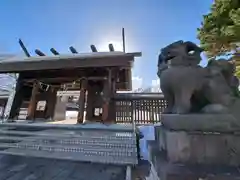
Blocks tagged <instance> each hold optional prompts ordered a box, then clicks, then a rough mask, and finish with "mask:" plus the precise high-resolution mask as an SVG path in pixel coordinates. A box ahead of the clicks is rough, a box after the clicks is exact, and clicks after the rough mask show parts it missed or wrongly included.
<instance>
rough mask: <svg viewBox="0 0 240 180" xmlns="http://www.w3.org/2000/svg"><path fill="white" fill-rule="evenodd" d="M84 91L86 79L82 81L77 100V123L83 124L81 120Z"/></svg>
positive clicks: (82, 116) (82, 117) (83, 108)
mask: <svg viewBox="0 0 240 180" xmlns="http://www.w3.org/2000/svg"><path fill="white" fill-rule="evenodd" d="M86 89H87V79H82V80H81V89H80V96H79V99H78V105H79V111H78V118H77V122H78V123H83V120H84V110H85V99H86V98H85V97H86Z"/></svg>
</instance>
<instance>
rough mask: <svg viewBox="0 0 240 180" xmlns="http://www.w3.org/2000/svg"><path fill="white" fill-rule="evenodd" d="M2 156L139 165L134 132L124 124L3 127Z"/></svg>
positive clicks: (1, 138)
mask: <svg viewBox="0 0 240 180" xmlns="http://www.w3.org/2000/svg"><path fill="white" fill-rule="evenodd" d="M0 154H6V155H17V156H30V157H41V158H50V159H60V160H70V161H82V162H93V163H104V164H117V165H126V166H128V165H136V164H137V163H138V156H137V155H138V152H137V143H136V134H135V132H134V129H133V128H132V127H129V126H122V125H112V126H111V125H110V126H105V125H93V124H92V125H52V124H51V125H50V124H41V125H39V124H18V123H3V124H0Z"/></svg>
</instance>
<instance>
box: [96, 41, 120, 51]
mask: <svg viewBox="0 0 240 180" xmlns="http://www.w3.org/2000/svg"><path fill="white" fill-rule="evenodd" d="M109 44H112V45H113V47H114V50H115V51H123V45H122V42H118V41H108V42H104V43H100V44H99V45H98V46H96V48H97V50H98V51H99V52H101V51H104V52H105V51H109V48H108V45H109Z"/></svg>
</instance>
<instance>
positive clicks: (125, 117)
mask: <svg viewBox="0 0 240 180" xmlns="http://www.w3.org/2000/svg"><path fill="white" fill-rule="evenodd" d="M115 102H116V123H133V122H134V123H136V124H155V123H159V122H161V114H162V112H163V110H164V109H165V107H166V106H167V102H166V100H165V99H164V96H163V95H162V94H160V93H117V94H116V96H115Z"/></svg>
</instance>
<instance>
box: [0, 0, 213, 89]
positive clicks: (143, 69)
mask: <svg viewBox="0 0 240 180" xmlns="http://www.w3.org/2000/svg"><path fill="white" fill-rule="evenodd" d="M212 1H213V0H21V1H16V0H7V1H0V22H1V26H0V52H5V53H16V54H19V53H21V49H20V47H19V45H18V38H21V39H22V40H23V41H24V43H25V44H26V46H27V48H28V49H29V50H30V52H31V53H32V54H33V51H34V49H36V48H39V49H41V50H42V51H43V52H45V53H49V49H50V48H51V47H54V48H55V49H57V50H58V51H59V52H61V53H68V52H69V51H68V47H69V46H74V47H76V49H77V50H78V51H79V52H90V48H89V45H90V44H95V45H96V47H97V48H98V49H100V50H105V49H106V48H107V45H108V42H112V43H113V44H114V45H115V46H116V47H117V48H121V28H122V27H124V28H125V31H126V32H125V33H126V50H127V51H128V52H130V51H142V53H143V56H142V57H141V58H138V59H136V62H135V65H134V69H133V76H134V77H138V78H135V80H136V79H137V81H141V82H140V83H137V84H140V85H142V86H144V87H147V86H150V85H151V82H152V80H154V79H157V76H156V65H157V56H158V53H159V51H160V49H161V48H162V47H163V46H165V45H167V44H169V43H171V42H173V41H176V40H190V41H193V42H196V43H199V41H198V40H197V38H196V35H197V33H196V29H197V28H198V27H199V26H200V23H201V20H202V15H203V14H205V13H207V12H208V11H209V7H210V5H211V3H212ZM49 54H50V53H49Z"/></svg>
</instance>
